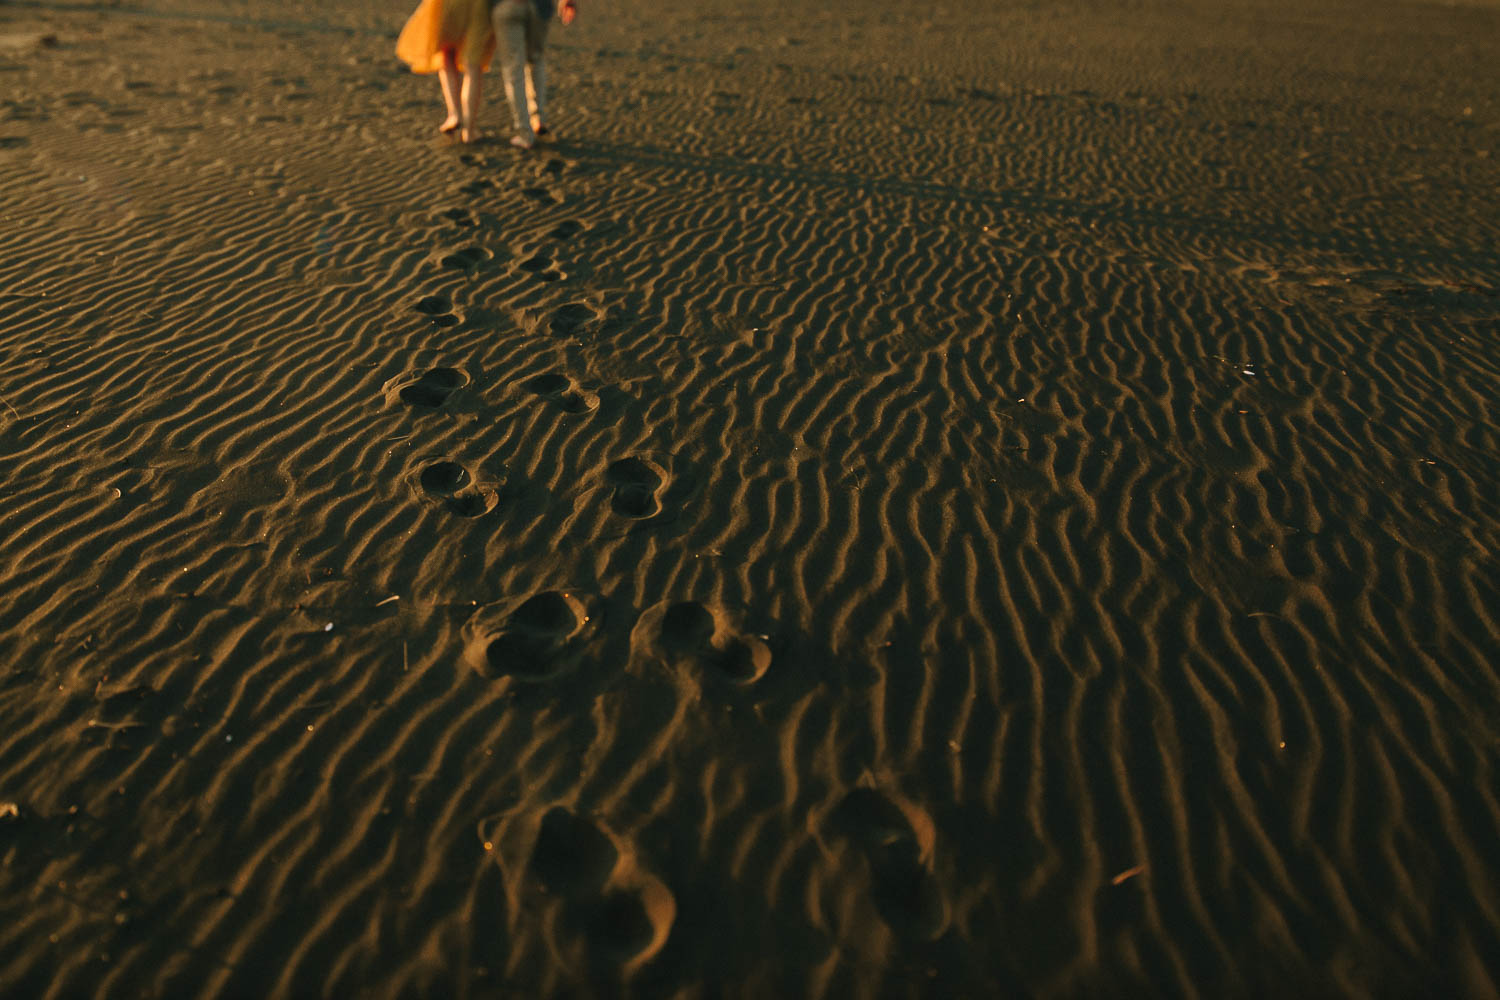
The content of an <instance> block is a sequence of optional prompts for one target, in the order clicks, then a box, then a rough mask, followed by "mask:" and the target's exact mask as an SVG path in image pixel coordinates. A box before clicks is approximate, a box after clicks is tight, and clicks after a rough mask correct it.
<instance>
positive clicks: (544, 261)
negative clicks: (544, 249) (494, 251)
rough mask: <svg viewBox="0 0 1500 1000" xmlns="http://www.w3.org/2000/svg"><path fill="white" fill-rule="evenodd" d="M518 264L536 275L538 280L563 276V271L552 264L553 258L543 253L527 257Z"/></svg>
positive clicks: (548, 279) (549, 279) (522, 268)
mask: <svg viewBox="0 0 1500 1000" xmlns="http://www.w3.org/2000/svg"><path fill="white" fill-rule="evenodd" d="M516 266H517V267H519V268H520V269H521V270H523V271H526V272H527V273H529V274H531V275H533V276H535V277H536V279H537V280H538V281H556V280H558V279H559V278H561V277H562V272H561V271H558V270H557V269H556V268H555V267H553V266H552V258H551V257H548V256H547V255H546V254H543V253H539V254H535V255H534V256H531V257H527V258H526V259H525V260H523V261H521V263H519V264H517V265H516Z"/></svg>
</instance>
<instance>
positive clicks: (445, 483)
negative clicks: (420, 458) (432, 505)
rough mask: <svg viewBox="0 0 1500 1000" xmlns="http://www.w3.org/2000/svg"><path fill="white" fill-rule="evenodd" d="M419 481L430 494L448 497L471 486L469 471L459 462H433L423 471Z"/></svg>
mask: <svg viewBox="0 0 1500 1000" xmlns="http://www.w3.org/2000/svg"><path fill="white" fill-rule="evenodd" d="M418 480H419V481H420V482H421V484H422V489H424V490H426V491H427V492H428V493H432V494H435V495H438V496H448V495H450V494H453V493H457V492H458V491H459V490H461V489H463V488H464V487H465V486H467V485H468V484H469V470H468V469H465V468H464V467H463V466H462V465H459V464H458V463H457V462H433V463H432V464H431V465H429V466H427V468H425V469H423V470H422V473H421V475H420V476H419V477H418Z"/></svg>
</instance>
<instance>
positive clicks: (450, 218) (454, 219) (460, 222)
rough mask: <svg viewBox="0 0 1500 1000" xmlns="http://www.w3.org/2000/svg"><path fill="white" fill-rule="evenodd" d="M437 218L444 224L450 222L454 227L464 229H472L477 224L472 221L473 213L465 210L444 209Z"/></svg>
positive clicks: (456, 208)
mask: <svg viewBox="0 0 1500 1000" xmlns="http://www.w3.org/2000/svg"><path fill="white" fill-rule="evenodd" d="M438 218H439V219H442V220H443V221H444V222H451V223H452V224H453V225H455V226H463V227H464V228H466V229H468V228H472V227H473V226H475V225H476V224H477V223H475V221H474V213H473V212H470V211H469V210H468V209H467V208H458V207H454V208H445V209H443V210H442V211H441V212H439V213H438Z"/></svg>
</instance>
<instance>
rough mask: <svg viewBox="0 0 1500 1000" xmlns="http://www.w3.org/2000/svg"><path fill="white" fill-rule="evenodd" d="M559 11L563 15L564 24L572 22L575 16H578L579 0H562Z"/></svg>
mask: <svg viewBox="0 0 1500 1000" xmlns="http://www.w3.org/2000/svg"><path fill="white" fill-rule="evenodd" d="M558 13H559V14H560V15H561V16H562V23H563V24H572V23H573V18H575V17H577V16H578V3H577V0H562V6H561V7H560V8H559V9H558Z"/></svg>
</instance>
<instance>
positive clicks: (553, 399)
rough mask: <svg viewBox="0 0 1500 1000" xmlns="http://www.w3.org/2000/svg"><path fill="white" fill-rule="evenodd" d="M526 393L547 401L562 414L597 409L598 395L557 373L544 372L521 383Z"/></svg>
mask: <svg viewBox="0 0 1500 1000" xmlns="http://www.w3.org/2000/svg"><path fill="white" fill-rule="evenodd" d="M521 387H522V388H523V389H525V390H526V391H527V392H531V393H535V394H536V395H538V396H540V397H542V398H543V399H545V400H547V401H548V402H549V403H551V404H552V405H554V406H556V407H557V408H558V409H560V410H562V411H563V412H564V413H588V412H589V411H591V410H596V409H598V408H599V395H598V393H594V392H587V391H585V390H583V389H580V388H579V387H578V383H576V382H574V381H573V380H572V379H570V378H568V377H567V376H566V375H561V374H558V373H557V372H545V373H543V374H541V375H537V376H536V377H534V378H530V379H527V380H526V381H525V382H523V383H521Z"/></svg>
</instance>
